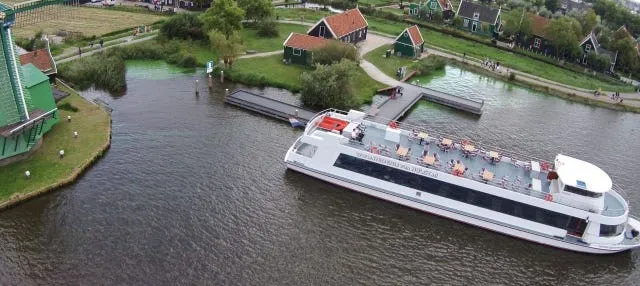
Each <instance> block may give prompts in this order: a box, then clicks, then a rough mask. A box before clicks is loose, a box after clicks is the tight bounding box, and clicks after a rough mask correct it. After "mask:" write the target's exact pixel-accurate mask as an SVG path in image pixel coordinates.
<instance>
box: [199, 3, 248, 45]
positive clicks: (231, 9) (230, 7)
mask: <svg viewBox="0 0 640 286" xmlns="http://www.w3.org/2000/svg"><path fill="white" fill-rule="evenodd" d="M243 19H244V10H242V8H240V7H238V5H236V2H235V1H233V0H216V1H214V2H213V5H212V6H211V7H209V9H207V11H205V12H204V14H203V15H202V21H203V22H204V24H205V26H206V28H207V29H208V30H216V31H219V32H220V33H222V34H223V35H224V36H225V38H226V39H227V40H229V38H230V37H231V35H233V33H235V32H236V31H239V30H241V29H242V20H243Z"/></svg>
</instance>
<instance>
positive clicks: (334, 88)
mask: <svg viewBox="0 0 640 286" xmlns="http://www.w3.org/2000/svg"><path fill="white" fill-rule="evenodd" d="M357 68H358V66H357V65H356V64H355V63H354V62H353V61H350V60H346V59H345V60H342V61H340V62H339V63H336V64H332V65H316V70H314V71H312V72H305V73H303V74H302V75H301V76H300V80H301V84H302V91H301V97H300V99H301V100H302V103H303V104H304V105H306V106H309V107H313V108H331V107H333V108H340V109H349V108H352V107H355V106H357V105H358V99H357V98H356V96H355V93H354V90H353V87H352V86H351V85H350V84H349V83H350V80H351V78H352V77H353V76H354V71H355V70H356V69H357Z"/></svg>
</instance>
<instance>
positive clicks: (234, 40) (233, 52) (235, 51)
mask: <svg viewBox="0 0 640 286" xmlns="http://www.w3.org/2000/svg"><path fill="white" fill-rule="evenodd" d="M209 41H211V46H212V47H213V48H214V49H215V50H216V51H217V52H218V53H220V57H222V61H223V62H224V65H225V66H226V67H228V68H231V67H232V66H233V61H234V60H235V59H236V57H237V56H238V55H239V54H240V53H242V50H243V49H244V47H243V46H242V39H240V36H239V35H238V33H233V34H231V35H230V36H228V37H227V36H226V35H224V34H222V33H221V32H217V31H211V32H209Z"/></svg>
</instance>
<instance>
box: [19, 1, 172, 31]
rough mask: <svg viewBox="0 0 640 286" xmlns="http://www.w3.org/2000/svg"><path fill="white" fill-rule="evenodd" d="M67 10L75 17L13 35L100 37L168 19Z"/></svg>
mask: <svg viewBox="0 0 640 286" xmlns="http://www.w3.org/2000/svg"><path fill="white" fill-rule="evenodd" d="M65 9H73V12H72V13H73V16H70V17H68V18H59V19H55V20H48V21H42V22H39V23H36V24H34V25H27V26H24V27H19V28H16V29H14V30H13V33H14V34H15V35H16V36H19V37H30V36H33V35H34V34H35V33H36V32H37V31H39V30H43V31H44V32H45V33H47V34H55V33H57V32H58V31H60V30H66V31H69V32H81V33H82V34H83V35H84V36H92V35H96V36H99V35H104V34H106V33H109V32H113V31H118V30H122V29H126V28H131V27H135V26H138V25H142V24H145V25H148V24H151V23H154V22H157V21H160V20H162V19H165V18H166V17H164V16H160V15H141V14H140V13H131V12H121V11H114V10H108V9H97V8H86V7H77V8H65Z"/></svg>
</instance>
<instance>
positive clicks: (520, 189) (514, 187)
mask: <svg viewBox="0 0 640 286" xmlns="http://www.w3.org/2000/svg"><path fill="white" fill-rule="evenodd" d="M349 144H350V145H352V146H354V147H356V148H360V149H363V150H365V151H369V147H370V146H366V145H365V144H363V143H361V142H358V141H355V140H349ZM379 155H381V156H384V157H388V158H391V159H396V158H395V157H394V156H393V152H391V150H387V149H384V148H383V149H382V150H381V152H380V153H379ZM412 159H416V160H417V161H419V158H411V157H410V158H409V159H408V160H407V161H406V162H407V163H409V164H413V165H417V166H421V167H424V168H428V169H432V170H437V171H441V172H445V173H450V171H451V170H449V169H448V168H447V167H445V165H443V164H439V165H426V164H418V163H414V161H413V160H412ZM396 160H397V159H396ZM417 161H416V162H417ZM462 177H463V178H467V179H471V180H474V181H477V182H481V183H485V184H487V185H492V186H495V187H498V188H501V189H504V190H508V191H514V192H517V193H521V194H524V195H528V196H532V197H536V198H540V199H548V196H547V195H548V194H547V193H544V192H541V191H536V190H533V189H530V188H527V187H526V186H524V185H521V184H516V182H515V181H514V182H505V181H500V180H496V181H485V180H483V179H482V177H481V175H479V174H473V173H467V174H463V175H462Z"/></svg>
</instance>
